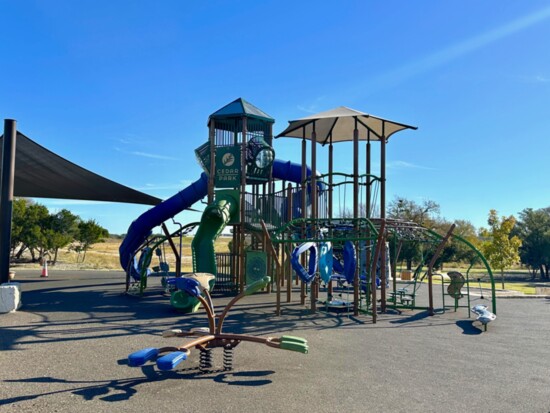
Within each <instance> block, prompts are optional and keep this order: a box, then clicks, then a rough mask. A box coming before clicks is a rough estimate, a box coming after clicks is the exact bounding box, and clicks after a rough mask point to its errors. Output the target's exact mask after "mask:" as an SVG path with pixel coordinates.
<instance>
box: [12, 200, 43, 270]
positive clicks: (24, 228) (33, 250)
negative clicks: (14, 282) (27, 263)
mask: <svg viewBox="0 0 550 413" xmlns="http://www.w3.org/2000/svg"><path fill="white" fill-rule="evenodd" d="M48 219H49V212H48V208H46V207H45V206H44V205H41V204H36V203H34V202H33V201H31V200H28V199H24V198H22V199H18V200H16V202H14V208H13V215H12V244H11V246H12V249H13V250H14V251H15V249H16V248H17V247H19V250H18V251H17V252H16V253H15V257H16V258H21V255H22V254H23V252H24V251H25V250H27V249H28V250H29V252H30V254H31V257H32V260H33V261H36V260H37V259H38V257H39V256H40V254H41V252H42V249H43V245H44V243H45V234H44V231H43V228H47V221H48Z"/></svg>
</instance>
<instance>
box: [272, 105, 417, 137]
mask: <svg viewBox="0 0 550 413" xmlns="http://www.w3.org/2000/svg"><path fill="white" fill-rule="evenodd" d="M356 121H357V122H356ZM356 124H357V129H358V131H359V139H360V140H367V137H368V138H370V140H371V141H379V140H381V139H382V136H384V137H385V138H386V139H388V138H389V137H390V136H391V135H393V134H394V133H396V132H399V131H401V130H403V129H417V127H416V126H410V125H406V124H404V123H399V122H395V121H393V120H388V119H383V118H379V117H377V116H373V115H369V114H368V113H364V112H360V111H358V110H354V109H350V108H348V107H345V106H340V107H337V108H335V109H331V110H327V111H325V112H320V113H317V114H315V115H311V116H306V117H305V118H301V119H298V120H293V121H290V122H289V125H288V127H287V128H286V129H285V130H284V131H282V132H281V133H279V134H278V135H277V136H276V138H281V137H283V136H284V137H289V138H304V137H305V139H308V140H310V139H311V134H312V132H313V127H314V125H315V132H316V134H317V139H316V140H317V142H319V143H321V144H322V145H325V144H327V143H329V142H330V138H331V137H332V142H344V141H352V140H353V131H354V129H355V128H356ZM369 132H370V134H369Z"/></svg>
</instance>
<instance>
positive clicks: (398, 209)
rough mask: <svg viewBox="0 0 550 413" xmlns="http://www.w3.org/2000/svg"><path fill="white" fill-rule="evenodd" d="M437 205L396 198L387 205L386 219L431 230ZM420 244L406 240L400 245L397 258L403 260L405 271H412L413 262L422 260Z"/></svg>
mask: <svg viewBox="0 0 550 413" xmlns="http://www.w3.org/2000/svg"><path fill="white" fill-rule="evenodd" d="M438 214H439V205H438V204H437V203H436V202H434V201H430V200H426V201H424V202H423V203H422V204H418V203H416V202H415V201H412V200H409V199H405V198H401V197H396V198H395V199H394V200H393V201H391V202H390V203H389V205H388V212H387V217H388V218H390V219H398V220H402V221H412V222H415V223H417V224H420V225H422V226H424V227H428V228H432V227H434V225H435V223H436V222H437V216H438ZM422 244H423V243H422V242H420V241H418V240H406V241H403V242H402V243H401V245H400V247H401V248H400V251H399V257H400V258H401V259H403V260H405V263H406V266H407V270H411V269H412V265H413V263H415V262H419V261H420V260H422V254H423V251H422Z"/></svg>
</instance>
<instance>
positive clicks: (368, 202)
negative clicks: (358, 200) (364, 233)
mask: <svg viewBox="0 0 550 413" xmlns="http://www.w3.org/2000/svg"><path fill="white" fill-rule="evenodd" d="M370 146H371V145H370V130H369V131H367V155H366V157H367V190H366V191H365V195H366V197H367V199H366V202H365V204H366V206H365V208H366V213H365V216H366V217H367V218H370V210H371V205H370V204H371V181H370V175H371V147H370Z"/></svg>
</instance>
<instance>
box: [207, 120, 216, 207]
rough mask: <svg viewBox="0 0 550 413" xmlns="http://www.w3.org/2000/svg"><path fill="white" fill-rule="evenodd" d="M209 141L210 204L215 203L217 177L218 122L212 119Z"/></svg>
mask: <svg viewBox="0 0 550 413" xmlns="http://www.w3.org/2000/svg"><path fill="white" fill-rule="evenodd" d="M208 140H209V142H210V173H209V175H208V204H211V203H212V202H214V185H215V180H214V179H215V176H216V121H215V120H214V119H210V125H209V129H208Z"/></svg>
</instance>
